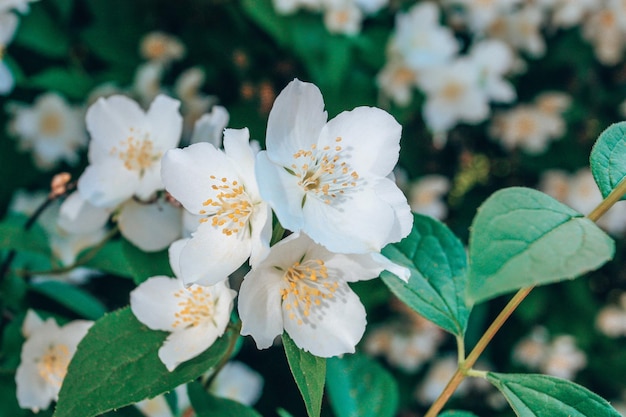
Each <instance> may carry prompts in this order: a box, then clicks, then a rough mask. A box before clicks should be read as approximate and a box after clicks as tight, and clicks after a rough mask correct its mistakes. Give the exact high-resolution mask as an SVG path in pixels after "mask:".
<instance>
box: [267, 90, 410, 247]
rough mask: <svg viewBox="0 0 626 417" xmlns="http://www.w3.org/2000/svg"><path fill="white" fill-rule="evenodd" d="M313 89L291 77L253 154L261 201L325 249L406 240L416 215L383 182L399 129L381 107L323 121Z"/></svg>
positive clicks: (392, 162) (391, 163)
mask: <svg viewBox="0 0 626 417" xmlns="http://www.w3.org/2000/svg"><path fill="white" fill-rule="evenodd" d="M326 119H327V114H326V112H325V111H324V102H323V100H322V94H321V92H320V91H319V89H318V88H317V87H316V86H314V85H313V84H308V83H303V82H301V81H299V80H294V81H292V82H291V83H289V85H288V86H287V87H286V88H285V89H284V90H283V91H282V92H281V93H280V95H279V96H278V97H277V99H276V101H275V102H274V106H273V107H272V110H271V112H270V115H269V121H268V124H267V140H266V145H267V151H262V152H259V154H258V156H257V165H256V175H257V180H258V181H259V189H260V191H261V196H262V197H263V198H264V199H265V200H266V201H268V202H269V204H270V205H271V206H272V208H273V209H274V212H275V213H276V216H277V217H278V220H279V221H280V223H281V224H282V225H283V226H284V227H285V228H286V229H289V230H292V231H299V230H302V231H303V232H305V233H306V234H307V235H309V236H310V237H311V238H312V239H313V240H314V241H316V242H318V243H320V244H322V245H324V246H326V247H327V248H328V249H329V250H331V251H335V252H342V253H366V252H379V251H380V249H381V248H382V247H383V246H385V245H387V244H388V243H391V242H397V241H399V240H401V239H402V238H403V237H405V236H406V235H408V233H409V232H410V230H411V227H412V222H413V216H412V215H411V213H410V208H409V205H408V203H407V201H406V197H405V196H404V194H402V191H400V189H399V188H398V187H397V186H396V184H395V183H394V182H393V181H392V180H391V179H389V178H388V176H389V175H390V174H391V172H392V170H393V168H394V166H395V165H396V162H397V161H398V153H399V150H400V143H399V140H400V131H401V129H402V128H401V126H400V125H399V124H398V122H396V121H395V119H394V118H393V117H392V116H391V115H389V114H388V113H386V112H385V111H383V110H380V109H377V108H372V107H357V108H355V109H354V110H352V111H347V112H343V113H341V114H339V115H338V116H337V117H335V118H334V119H332V120H331V121H329V122H326Z"/></svg>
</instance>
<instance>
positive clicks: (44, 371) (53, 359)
mask: <svg viewBox="0 0 626 417" xmlns="http://www.w3.org/2000/svg"><path fill="white" fill-rule="evenodd" d="M70 359H71V355H70V349H69V348H68V347H67V345H64V344H58V345H51V346H49V347H48V349H47V350H46V353H45V354H44V355H43V356H42V357H41V359H40V360H39V362H38V363H37V370H38V371H39V375H40V376H41V377H42V378H43V379H44V380H45V381H46V382H48V383H50V384H51V385H55V386H58V387H60V386H61V384H62V383H63V379H64V378H65V374H66V373H67V366H68V365H69V364H70Z"/></svg>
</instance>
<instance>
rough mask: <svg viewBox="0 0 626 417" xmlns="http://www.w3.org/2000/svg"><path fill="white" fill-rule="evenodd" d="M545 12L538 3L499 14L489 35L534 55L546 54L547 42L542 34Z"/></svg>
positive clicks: (489, 30)
mask: <svg viewBox="0 0 626 417" xmlns="http://www.w3.org/2000/svg"><path fill="white" fill-rule="evenodd" d="M543 20H544V12H543V10H541V8H540V7H539V6H537V5H533V4H526V5H524V6H523V7H521V8H519V9H517V10H515V11H513V12H511V13H505V14H501V15H499V16H498V18H497V19H496V20H495V21H493V22H492V24H491V26H490V27H489V29H488V33H489V36H491V37H493V38H498V39H501V40H503V41H505V42H506V43H508V44H509V45H510V46H511V47H513V48H514V49H516V50H520V51H524V52H526V53H528V54H529V55H531V56H532V57H535V58H539V57H541V56H543V55H544V53H545V50H546V44H545V41H544V39H543V36H542V34H541V27H542V25H543Z"/></svg>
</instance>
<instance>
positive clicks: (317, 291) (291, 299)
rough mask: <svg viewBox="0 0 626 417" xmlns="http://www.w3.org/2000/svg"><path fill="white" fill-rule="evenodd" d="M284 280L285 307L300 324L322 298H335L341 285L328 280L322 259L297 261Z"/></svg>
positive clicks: (283, 295)
mask: <svg viewBox="0 0 626 417" xmlns="http://www.w3.org/2000/svg"><path fill="white" fill-rule="evenodd" d="M284 280H285V285H284V286H283V288H282V289H281V297H282V300H283V308H284V309H285V310H286V311H289V318H290V319H293V320H297V323H298V324H299V325H301V324H303V319H306V318H307V317H309V316H310V315H311V309H312V308H315V307H318V306H320V305H321V304H322V300H325V299H330V298H333V293H334V292H335V291H336V290H337V288H338V287H339V284H338V283H337V282H333V281H329V280H328V269H327V268H326V266H325V265H324V261H322V260H321V259H310V260H306V261H304V262H302V263H300V262H296V263H295V264H293V265H292V266H291V267H290V268H289V269H287V272H285V275H284Z"/></svg>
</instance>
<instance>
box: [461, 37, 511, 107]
mask: <svg viewBox="0 0 626 417" xmlns="http://www.w3.org/2000/svg"><path fill="white" fill-rule="evenodd" d="M469 59H471V60H472V61H473V62H474V64H475V65H476V67H477V68H478V71H479V84H480V85H481V86H482V88H483V90H484V91H485V93H486V95H487V97H489V99H491V100H493V101H497V102H501V103H508V102H511V101H513V100H515V97H516V93H515V89H514V88H513V85H511V83H510V82H508V81H507V80H505V79H504V78H503V77H504V76H505V75H506V74H507V73H509V72H511V71H512V69H513V66H514V60H513V53H512V52H511V49H510V48H509V47H508V46H507V45H506V44H505V43H504V42H501V41H499V40H496V39H488V40H483V41H480V42H478V43H475V44H474V45H473V46H472V49H471V50H470V53H469Z"/></svg>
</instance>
